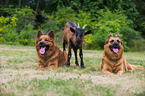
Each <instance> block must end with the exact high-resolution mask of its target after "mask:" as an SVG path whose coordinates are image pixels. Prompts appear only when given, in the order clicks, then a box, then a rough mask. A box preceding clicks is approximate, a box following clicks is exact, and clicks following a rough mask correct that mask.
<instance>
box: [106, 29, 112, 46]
mask: <svg viewBox="0 0 145 96" xmlns="http://www.w3.org/2000/svg"><path fill="white" fill-rule="evenodd" d="M110 37H113V35H112V33H111V32H110V34H108V38H107V40H106V41H105V44H107V43H108V41H109V39H110Z"/></svg>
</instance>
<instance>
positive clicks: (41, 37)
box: [40, 35, 50, 39]
mask: <svg viewBox="0 0 145 96" xmlns="http://www.w3.org/2000/svg"><path fill="white" fill-rule="evenodd" d="M46 38H47V39H50V37H49V36H48V35H42V36H40V39H46Z"/></svg>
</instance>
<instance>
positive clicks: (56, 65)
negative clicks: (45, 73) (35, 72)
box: [42, 59, 58, 70]
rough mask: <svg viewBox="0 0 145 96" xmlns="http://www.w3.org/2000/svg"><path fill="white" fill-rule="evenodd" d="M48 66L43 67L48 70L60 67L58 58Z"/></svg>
mask: <svg viewBox="0 0 145 96" xmlns="http://www.w3.org/2000/svg"><path fill="white" fill-rule="evenodd" d="M47 65H48V66H47V67H44V68H42V69H43V70H47V69H48V68H50V69H54V68H58V59H56V60H53V61H51V63H48V64H47Z"/></svg>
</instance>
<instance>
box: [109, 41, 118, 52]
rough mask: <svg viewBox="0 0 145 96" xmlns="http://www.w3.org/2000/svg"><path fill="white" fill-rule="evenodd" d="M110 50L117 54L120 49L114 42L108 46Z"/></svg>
mask: <svg viewBox="0 0 145 96" xmlns="http://www.w3.org/2000/svg"><path fill="white" fill-rule="evenodd" d="M109 48H110V50H111V51H113V52H115V53H117V52H118V51H119V49H120V46H119V44H118V42H114V43H113V44H112V45H110V46H109Z"/></svg>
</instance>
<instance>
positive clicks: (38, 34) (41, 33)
mask: <svg viewBox="0 0 145 96" xmlns="http://www.w3.org/2000/svg"><path fill="white" fill-rule="evenodd" d="M41 35H44V33H43V32H42V31H41V30H40V29H39V30H38V33H37V34H36V38H39V37H40V36H41Z"/></svg>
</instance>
